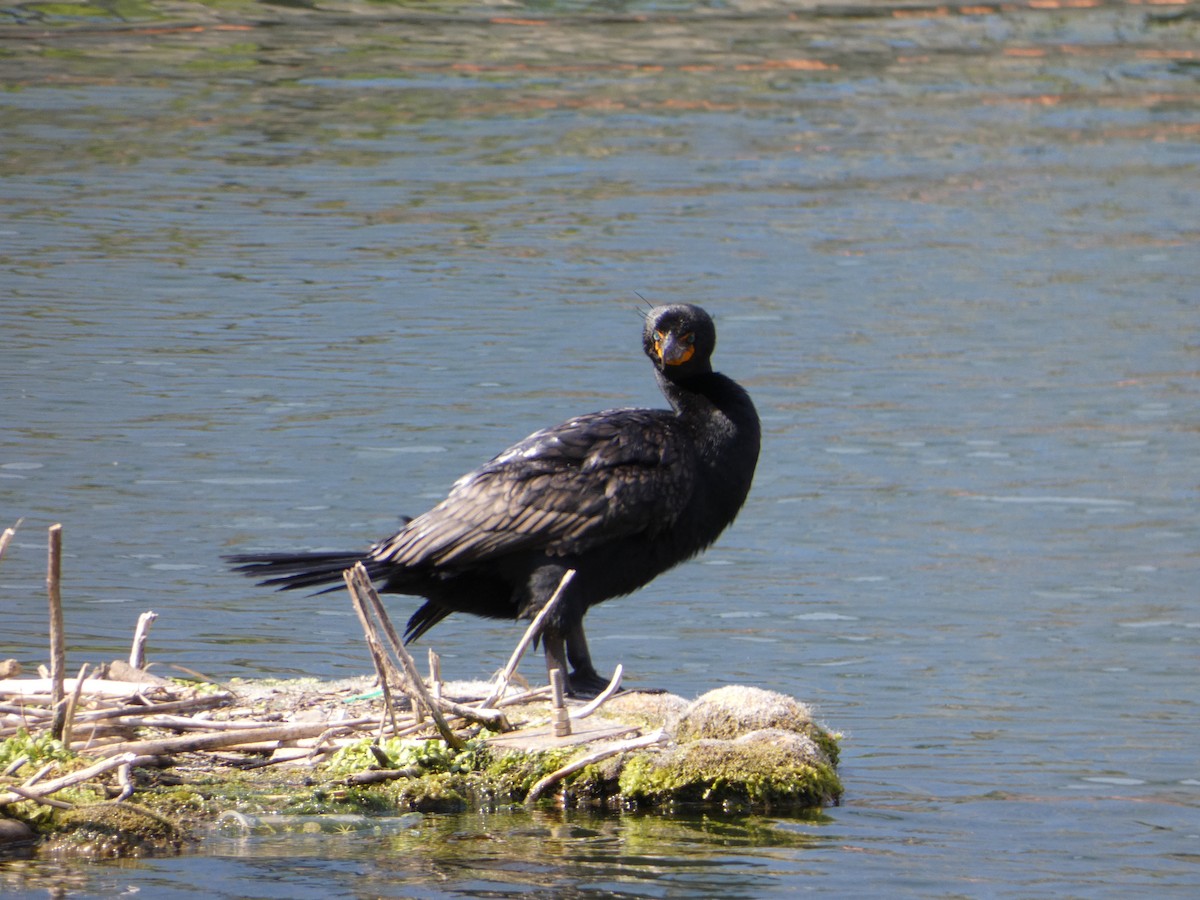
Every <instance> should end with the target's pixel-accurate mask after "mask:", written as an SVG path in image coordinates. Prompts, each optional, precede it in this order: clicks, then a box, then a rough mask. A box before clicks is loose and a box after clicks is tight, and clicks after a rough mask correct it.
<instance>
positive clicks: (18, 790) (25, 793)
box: [8, 784, 75, 809]
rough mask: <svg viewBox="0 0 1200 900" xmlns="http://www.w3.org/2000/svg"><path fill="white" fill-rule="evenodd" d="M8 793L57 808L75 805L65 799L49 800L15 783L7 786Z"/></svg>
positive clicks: (71, 807)
mask: <svg viewBox="0 0 1200 900" xmlns="http://www.w3.org/2000/svg"><path fill="white" fill-rule="evenodd" d="M8 791H9V792H10V793H13V794H16V795H17V796H18V797H20V798H23V799H25V800H32V801H33V802H34V803H43V804H45V805H46V806H53V807H55V808H57V809H74V808H75V807H74V806H73V805H71V804H70V803H67V802H66V801H65V800H51V799H50V798H49V797H43V796H42V795H41V794H39V793H38V792H37V791H31V790H28V789H27V788H23V787H17V786H16V785H15V784H10V785H9V786H8Z"/></svg>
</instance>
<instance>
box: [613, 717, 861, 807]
mask: <svg viewBox="0 0 1200 900" xmlns="http://www.w3.org/2000/svg"><path fill="white" fill-rule="evenodd" d="M619 783H620V788H621V795H622V796H623V797H624V798H625V800H626V801H627V802H633V803H640V804H649V805H653V806H666V807H673V806H678V805H691V804H707V805H719V806H721V807H723V808H725V809H742V808H747V807H753V808H767V809H773V808H776V809H777V808H780V807H785V808H808V807H814V806H821V805H823V804H827V803H833V802H836V801H837V799H838V798H839V797H840V796H841V793H842V785H841V782H840V780H839V779H838V777H837V773H836V771H835V770H834V767H833V764H832V763H831V762H830V761H829V758H828V757H827V756H826V755H825V754H824V753H823V752H822V751H821V749H820V747H818V746H817V744H816V743H815V742H814V741H812V740H811V739H809V738H807V737H805V736H803V735H798V734H794V733H791V732H786V731H781V730H778V729H772V730H764V731H757V732H752V733H751V734H749V735H745V736H743V737H741V738H739V739H736V740H732V741H729V740H720V739H714V738H701V739H699V740H695V741H690V742H688V743H686V744H679V745H676V746H675V747H674V748H672V749H671V750H668V751H667V752H666V753H663V754H659V755H657V756H650V755H642V756H636V757H634V758H633V759H631V760H630V761H629V762H628V763H627V764H626V765H625V767H624V769H623V770H622V771H621V775H620V779H619Z"/></svg>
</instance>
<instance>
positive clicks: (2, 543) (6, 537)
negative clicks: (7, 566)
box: [0, 516, 25, 559]
mask: <svg viewBox="0 0 1200 900" xmlns="http://www.w3.org/2000/svg"><path fill="white" fill-rule="evenodd" d="M24 521H25V517H24V516H22V517H21V518H19V519H17V521H16V524H14V525H13V527H12V528H5V529H4V534H0V559H4V551H5V550H7V549H8V545H9V542H10V541H12V539H13V535H15V534H16V533H17V529H18V528H20V527H21V523H22V522H24Z"/></svg>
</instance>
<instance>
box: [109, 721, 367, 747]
mask: <svg viewBox="0 0 1200 900" xmlns="http://www.w3.org/2000/svg"><path fill="white" fill-rule="evenodd" d="M375 721H376V720H375V719H374V718H373V717H364V718H361V719H346V720H345V721H342V722H333V723H331V722H293V723H292V724H290V725H276V726H274V727H272V728H247V729H244V730H240V731H221V732H217V733H215V734H212V733H210V734H191V735H183V736H181V737H173V738H157V739H154V740H146V741H127V742H125V743H123V744H114V745H113V746H110V747H100V748H97V750H96V751H95V752H96V755H98V756H107V755H109V754H112V753H134V754H136V755H138V756H165V755H168V754H171V753H195V752H198V751H203V750H219V749H221V748H224V747H236V746H240V745H242V744H259V743H264V742H271V743H280V742H283V741H294V740H299V739H301V738H311V737H317V736H318V735H320V734H324V733H325V732H326V731H329V730H330V729H331V728H336V729H337V730H339V731H354V730H357V729H360V728H362V727H363V726H364V725H374V724H375Z"/></svg>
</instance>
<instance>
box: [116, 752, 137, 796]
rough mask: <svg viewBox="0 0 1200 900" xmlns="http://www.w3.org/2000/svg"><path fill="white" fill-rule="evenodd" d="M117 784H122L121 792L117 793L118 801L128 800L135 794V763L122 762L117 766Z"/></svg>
mask: <svg viewBox="0 0 1200 900" xmlns="http://www.w3.org/2000/svg"><path fill="white" fill-rule="evenodd" d="M117 784H119V785H121V793H120V794H118V795H117V802H118V803H119V802H121V801H122V800H128V799H129V798H130V797H132V796H133V789H134V784H133V763H132V762H127V763H122V764H121V765H120V766H119V767H118V768H117Z"/></svg>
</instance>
